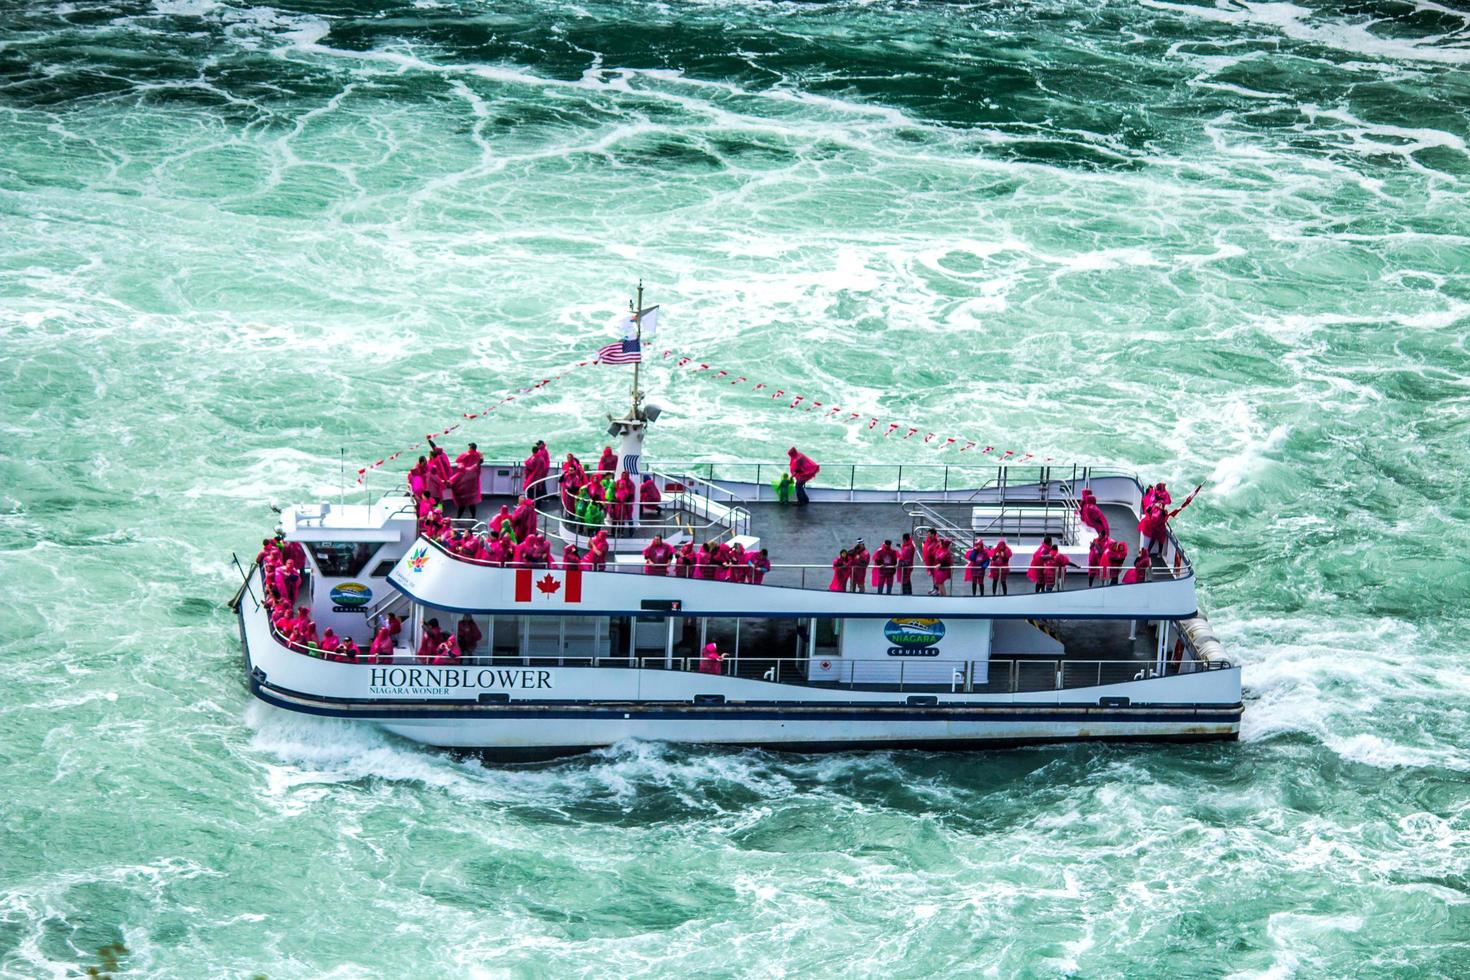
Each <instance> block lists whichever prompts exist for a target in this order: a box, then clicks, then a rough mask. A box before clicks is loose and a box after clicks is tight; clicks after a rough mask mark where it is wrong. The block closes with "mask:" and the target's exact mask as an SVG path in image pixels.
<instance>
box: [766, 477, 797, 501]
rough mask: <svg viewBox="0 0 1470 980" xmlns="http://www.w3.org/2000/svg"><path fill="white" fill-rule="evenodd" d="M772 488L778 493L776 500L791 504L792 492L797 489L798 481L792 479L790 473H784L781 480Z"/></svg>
mask: <svg viewBox="0 0 1470 980" xmlns="http://www.w3.org/2000/svg"><path fill="white" fill-rule="evenodd" d="M771 486H772V487H773V488H774V489H775V491H776V499H777V500H779V501H781V503H783V504H789V503H791V492H792V491H793V490H795V489H796V481H795V480H793V479H792V478H791V474H790V473H782V474H781V479H779V480H777V481H776V482H775V483H773V484H771Z"/></svg>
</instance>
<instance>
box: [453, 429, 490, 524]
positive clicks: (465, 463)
mask: <svg viewBox="0 0 1470 980" xmlns="http://www.w3.org/2000/svg"><path fill="white" fill-rule="evenodd" d="M484 462H485V457H483V456H481V455H480V450H479V449H477V448H475V444H474V443H473V442H472V443H470V447H469V448H468V449H466V450H465V451H464V452H462V453H460V454H459V457H458V458H456V459H455V461H454V478H453V479H452V480H451V481H450V491H451V492H452V493H453V494H454V503H455V505H456V506H457V507H459V513H458V514H456V515H455V516H456V517H464V516H465V514H469V516H470V517H471V518H473V517H475V516H476V515H475V511H476V510H478V509H479V507H480V501H481V500H482V499H483V496H484V493H483V491H482V490H481V488H480V471H481V469H482V468H483V464H484Z"/></svg>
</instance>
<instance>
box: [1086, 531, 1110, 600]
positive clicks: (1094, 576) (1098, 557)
mask: <svg viewBox="0 0 1470 980" xmlns="http://www.w3.org/2000/svg"><path fill="white" fill-rule="evenodd" d="M1112 544H1113V543H1112V542H1111V541H1109V540H1108V539H1107V538H1106V537H1104V536H1103V535H1101V534H1099V535H1098V536H1097V537H1095V538H1093V539H1092V544H1090V545H1088V546H1087V587H1088V588H1089V589H1090V588H1092V583H1093V581H1094V580H1097V581H1100V582H1102V583H1103V584H1104V585H1106V584H1107V583H1108V549H1109V548H1110V547H1112Z"/></svg>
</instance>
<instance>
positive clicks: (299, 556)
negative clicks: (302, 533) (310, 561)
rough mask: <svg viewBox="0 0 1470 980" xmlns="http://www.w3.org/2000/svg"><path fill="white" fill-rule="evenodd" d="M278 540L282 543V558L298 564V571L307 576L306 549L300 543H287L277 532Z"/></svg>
mask: <svg viewBox="0 0 1470 980" xmlns="http://www.w3.org/2000/svg"><path fill="white" fill-rule="evenodd" d="M276 539H277V540H278V541H280V542H281V556H282V557H283V558H288V559H290V560H291V561H293V562H295V563H296V569H297V570H298V571H300V572H301V573H302V574H303V575H304V574H306V572H305V569H306V549H305V548H303V547H302V546H301V542H300V541H287V540H285V539H284V538H283V537H282V536H281V532H280V531H277V532H276Z"/></svg>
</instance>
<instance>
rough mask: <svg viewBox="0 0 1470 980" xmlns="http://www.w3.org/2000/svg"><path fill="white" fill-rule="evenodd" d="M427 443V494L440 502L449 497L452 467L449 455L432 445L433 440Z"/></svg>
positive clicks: (452, 474) (452, 475)
mask: <svg viewBox="0 0 1470 980" xmlns="http://www.w3.org/2000/svg"><path fill="white" fill-rule="evenodd" d="M428 442H429V485H428V487H427V488H426V490H427V492H428V493H430V494H433V495H434V496H435V497H437V498H438V499H440V500H443V499H444V498H445V497H447V496H448V495H449V481H450V480H451V479H453V478H454V467H453V466H452V465H451V464H450V462H449V454H448V453H446V452H445V451H444V450H443V449H441V448H439V447H438V446H436V445H434V440H433V439H430V440H428Z"/></svg>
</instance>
